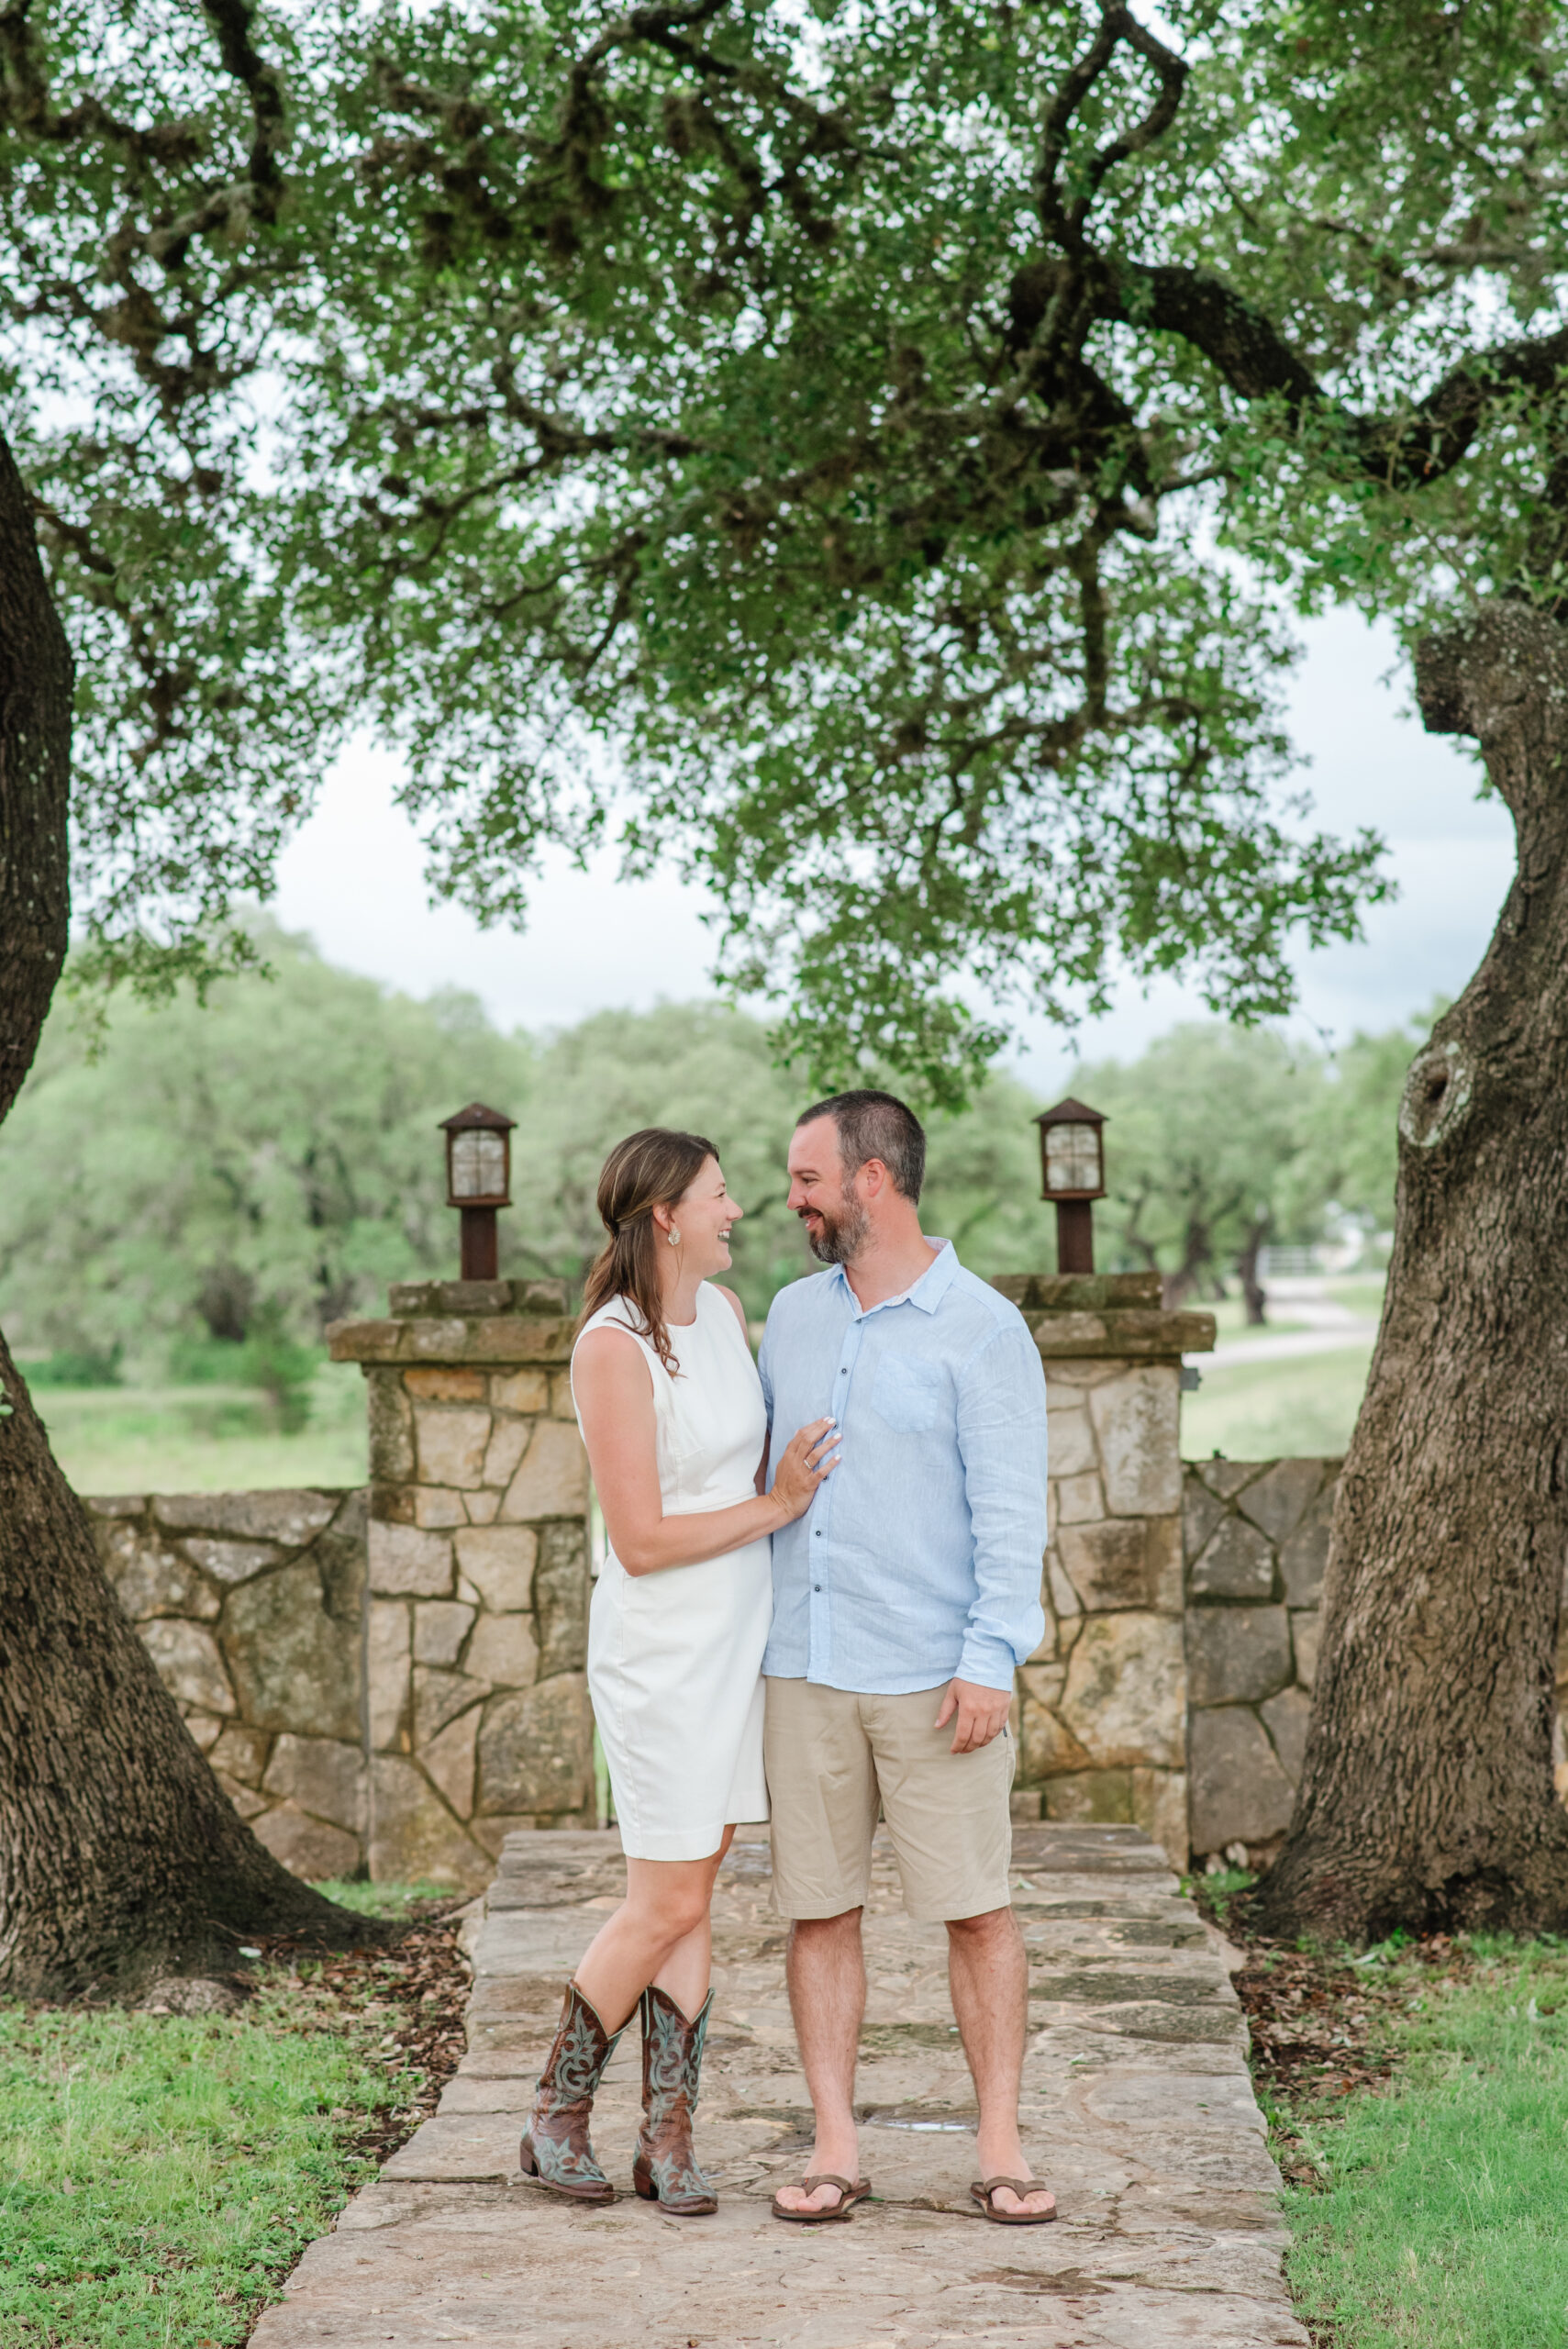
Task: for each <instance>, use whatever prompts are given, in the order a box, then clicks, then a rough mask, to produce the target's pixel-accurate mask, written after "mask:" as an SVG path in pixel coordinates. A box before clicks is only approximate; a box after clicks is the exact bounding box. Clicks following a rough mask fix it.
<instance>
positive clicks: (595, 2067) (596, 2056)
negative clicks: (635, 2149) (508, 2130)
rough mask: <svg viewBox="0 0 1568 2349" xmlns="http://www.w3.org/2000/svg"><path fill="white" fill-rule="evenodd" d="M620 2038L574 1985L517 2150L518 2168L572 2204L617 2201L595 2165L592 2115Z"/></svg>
mask: <svg viewBox="0 0 1568 2349" xmlns="http://www.w3.org/2000/svg"><path fill="white" fill-rule="evenodd" d="M623 2028H624V2026H623ZM619 2038H620V2032H618V2031H617V2032H615V2033H614V2034H613V2035H612V2034H611V2033H609V2032H606V2029H605V2026H604V2024H603V2023H602V2022H601V2021H599V2018H598V2016H597V2015H596V2014H595V2011H594V2009H593V2008H592V2007H591V2006H590V2005H589V2004H588V2001H587V1999H586V1998H584V1996H583V1993H582V1991H581V1990H579V1988H578V1987H577V1985H576V1983H575V1982H573V1983H570V1984H569V1985H568V1986H567V1991H566V2004H565V2005H564V2007H562V2010H561V2025H560V2028H559V2030H558V2031H557V2032H556V2034H555V2044H554V2046H553V2047H552V2048H551V2049H550V2054H549V2057H548V2058H547V2060H546V2063H545V2067H544V2069H543V2071H542V2072H541V2073H540V2074H539V2092H538V2094H537V2095H536V2096H535V2098H534V2110H533V2118H532V2120H531V2121H529V2122H528V2127H527V2129H526V2130H525V2131H524V2132H523V2141H522V2143H521V2144H520V2145H519V2146H518V2148H517V2166H518V2167H519V2168H520V2169H521V2171H522V2173H523V2176H525V2177H534V2178H537V2179H538V2180H539V2184H540V2185H541V2186H548V2187H550V2188H551V2189H552V2191H553V2192H555V2193H557V2194H564V2195H565V2196H566V2197H567V2198H568V2199H569V2200H571V2201H573V2202H613V2201H614V2200H615V2199H616V2190H615V2188H614V2187H613V2186H612V2185H611V2184H610V2181H609V2179H608V2178H607V2177H606V2176H605V2173H604V2171H603V2170H602V2169H601V2168H600V2167H599V2165H598V2163H597V2162H596V2161H595V2159H594V2148H593V2146H592V2145H591V2144H590V2143H589V2142H588V2115H589V2114H590V2113H591V2112H592V2110H593V2109H594V2098H595V2093H596V2091H597V2089H598V2086H599V2082H600V2080H601V2079H602V2078H603V2077H604V2073H605V2065H606V2064H607V2063H608V2062H609V2060H610V2057H611V2056H612V2055H613V2054H614V2053H615V2049H616V2043H617V2041H618V2040H619Z"/></svg>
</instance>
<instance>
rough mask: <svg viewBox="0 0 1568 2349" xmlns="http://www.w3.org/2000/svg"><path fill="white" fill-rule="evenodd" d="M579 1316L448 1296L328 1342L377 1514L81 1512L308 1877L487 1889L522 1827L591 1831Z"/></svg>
mask: <svg viewBox="0 0 1568 2349" xmlns="http://www.w3.org/2000/svg"><path fill="white" fill-rule="evenodd" d="M565 1301H566V1300H565V1293H564V1289H563V1287H562V1285H561V1284H559V1283H556V1282H530V1283H517V1284H513V1283H502V1282H490V1283H483V1284H477V1283H476V1284H464V1283H460V1282H450V1283H438V1284H431V1285H429V1286H418V1287H409V1288H405V1289H395V1290H394V1291H393V1296H392V1304H393V1312H392V1314H391V1315H390V1316H389V1317H388V1319H386V1320H384V1321H375V1322H359V1323H352V1324H342V1325H339V1328H338V1329H337V1330H334V1331H333V1332H332V1333H331V1339H332V1348H333V1352H334V1354H335V1355H336V1356H337V1358H338V1359H339V1361H345V1360H347V1361H358V1362H361V1364H363V1366H364V1369H365V1373H366V1376H367V1380H368V1383H369V1397H368V1400H369V1411H370V1428H371V1475H372V1479H373V1481H372V1484H371V1486H370V1489H369V1491H368V1493H366V1492H348V1493H344V1492H331V1493H328V1492H264V1493H183V1494H153V1495H150V1496H148V1495H135V1496H125V1497H113V1498H108V1499H100V1500H89V1501H88V1502H87V1504H86V1506H87V1508H88V1510H89V1512H90V1515H91V1518H92V1520H93V1524H94V1528H95V1534H96V1538H97V1542H98V1545H99V1549H100V1552H101V1553H102V1556H103V1559H104V1563H105V1565H106V1568H107V1571H108V1574H109V1576H110V1579H111V1580H112V1582H113V1583H114V1586H115V1588H116V1590H117V1593H118V1595H119V1599H120V1603H121V1605H122V1606H123V1607H124V1609H125V1610H126V1612H127V1614H128V1616H129V1617H130V1619H131V1620H132V1621H133V1622H134V1623H135V1624H136V1626H137V1628H138V1629H139V1631H140V1633H141V1636H142V1638H143V1639H144V1640H145V1641H146V1642H147V1645H148V1647H149V1648H150V1650H151V1653H152V1655H153V1658H154V1661H155V1662H156V1664H157V1665H158V1668H159V1671H160V1672H161V1675H162V1677H163V1681H164V1684H165V1686H166V1687H168V1688H169V1689H170V1690H171V1692H172V1695H173V1696H174V1698H175V1699H176V1701H177V1702H178V1704H179V1706H180V1709H181V1711H182V1713H183V1715H184V1717H185V1720H186V1721H187V1722H188V1723H189V1725H190V1728H191V1731H192V1734H193V1735H194V1736H195V1740H196V1742H197V1743H198V1744H199V1745H200V1746H201V1748H202V1750H203V1752H204V1753H206V1755H207V1756H208V1758H209V1760H210V1761H211V1763H212V1765H213V1766H214V1768H215V1769H216V1770H217V1775H218V1777H219V1779H220V1781H221V1783H222V1785H223V1786H224V1787H225V1789H226V1791H227V1792H228V1795H229V1797H230V1798H231V1799H232V1800H233V1802H234V1804H235V1806H236V1808H237V1809H239V1812H240V1813H241V1815H242V1816H243V1817H244V1818H246V1819H248V1820H250V1823H251V1825H252V1826H253V1827H254V1829H255V1831H256V1832H257V1834H258V1835H259V1836H260V1837H261V1841H262V1842H264V1843H266V1844H267V1845H268V1847H269V1848H270V1849H271V1850H272V1851H273V1852H275V1853H276V1854H277V1855H278V1857H279V1858H280V1859H281V1860H283V1861H284V1864H285V1865H287V1866H289V1867H291V1868H293V1869H294V1870H295V1874H296V1875H300V1876H310V1877H321V1876H356V1875H361V1874H368V1875H370V1876H373V1877H376V1878H380V1879H387V1878H402V1879H404V1880H407V1879H418V1878H427V1877H428V1878H430V1879H432V1880H433V1881H435V1882H436V1883H440V1884H454V1885H461V1886H471V1885H472V1886H474V1887H479V1886H481V1885H484V1884H486V1883H488V1881H489V1879H490V1876H492V1874H493V1873H494V1866H495V1855H496V1854H497V1853H498V1852H499V1850H500V1848H501V1842H502V1838H503V1837H504V1836H505V1835H506V1834H507V1833H508V1832H509V1831H511V1829H513V1828H514V1827H581V1826H584V1825H585V1826H590V1827H591V1826H593V1825H594V1824H595V1819H596V1810H595V1788H594V1763H593V1720H592V1717H591V1714H590V1712H589V1708H588V1689H587V1680H586V1675H585V1664H586V1660H587V1658H586V1642H587V1609H588V1587H589V1585H588V1542H587V1508H588V1475H587V1462H586V1459H585V1458H584V1452H583V1445H582V1441H581V1439H580V1437H579V1436H578V1433H577V1427H576V1421H575V1419H574V1418H573V1411H572V1399H571V1395H570V1392H569V1389H568V1386H567V1375H566V1364H567V1361H568V1358H569V1355H570V1351H571V1334H572V1329H573V1323H572V1321H571V1320H570V1319H568V1318H567V1317H566V1315H565V1312H564V1307H565Z"/></svg>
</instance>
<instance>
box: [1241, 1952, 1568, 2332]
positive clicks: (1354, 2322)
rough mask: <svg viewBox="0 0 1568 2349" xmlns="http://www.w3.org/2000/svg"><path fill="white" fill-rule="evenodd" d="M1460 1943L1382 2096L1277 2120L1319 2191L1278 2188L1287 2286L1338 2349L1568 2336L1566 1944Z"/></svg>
mask: <svg viewBox="0 0 1568 2349" xmlns="http://www.w3.org/2000/svg"><path fill="white" fill-rule="evenodd" d="M1469 1947H1470V1949H1471V1951H1472V1953H1473V1954H1475V1955H1477V1956H1478V1957H1479V1958H1480V1960H1481V1964H1480V1966H1479V1968H1478V1969H1477V1970H1476V1971H1475V1972H1473V1974H1471V1975H1470V1976H1468V1978H1463V1979H1461V1980H1460V1981H1458V1982H1454V1983H1443V1982H1441V1981H1439V1982H1437V1983H1435V1984H1434V1985H1433V1987H1431V1988H1430V1989H1429V1991H1427V1992H1425V1993H1424V1994H1423V1995H1424V1998H1425V2005H1424V2009H1423V2011H1421V2012H1419V2013H1418V2014H1416V2015H1415V2016H1413V2017H1412V2018H1411V2019H1409V2020H1407V2021H1401V2022H1399V2023H1397V2024H1396V2025H1395V2026H1394V2040H1395V2044H1396V2046H1397V2047H1399V2048H1400V2049H1401V2051H1402V2053H1403V2056H1404V2061H1403V2063H1402V2065H1401V2068H1400V2070H1399V2072H1398V2074H1397V2075H1396V2083H1395V2086H1394V2087H1393V2088H1392V2090H1391V2091H1390V2092H1388V2093H1387V2094H1385V2095H1381V2096H1369V2095H1364V2094H1363V2095H1358V2096H1354V2097H1351V2098H1349V2099H1346V2100H1345V2102H1344V2103H1343V2104H1342V2105H1341V2106H1340V2107H1339V2108H1338V2109H1337V2113H1336V2116H1335V2117H1333V2118H1332V2119H1329V2118H1325V2117H1324V2116H1322V2115H1321V2114H1320V2115H1318V2116H1313V2115H1310V2114H1308V2115H1302V2114H1289V2115H1285V2116H1283V2117H1284V2118H1285V2119H1286V2121H1287V2123H1288V2125H1289V2126H1290V2128H1291V2129H1292V2131H1293V2132H1294V2133H1295V2135H1296V2138H1297V2139H1298V2140H1299V2141H1300V2142H1301V2143H1304V2144H1305V2146H1306V2149H1307V2153H1308V2154H1309V2155H1310V2156H1311V2158H1312V2160H1313V2162H1314V2163H1315V2165H1317V2167H1318V2172H1319V2175H1320V2176H1321V2177H1322V2178H1323V2179H1324V2181H1325V2187H1324V2190H1322V2191H1320V2192H1310V2191H1307V2190H1305V2189H1292V2190H1291V2191H1290V2192H1289V2193H1288V2194H1287V2196H1286V2205H1285V2208H1286V2216H1287V2218H1288V2220H1289V2222H1290V2227H1291V2231H1292V2236H1293V2242H1292V2245H1291V2249H1290V2252H1289V2254H1288V2266H1289V2272H1290V2277H1291V2283H1292V2287H1293V2289H1294V2290H1295V2292H1296V2296H1297V2299H1298V2302H1299V2306H1300V2310H1301V2313H1302V2315H1303V2316H1304V2317H1306V2318H1308V2319H1310V2320H1314V2321H1319V2322H1331V2323H1332V2325H1333V2326H1334V2328H1335V2330H1334V2335H1333V2337H1334V2340H1335V2342H1336V2343H1337V2344H1338V2349H1459V2344H1462V2349H1562V2343H1564V2342H1568V1946H1564V1945H1563V1944H1562V1943H1550V1942H1546V1943H1523V1944H1507V1943H1496V1942H1494V1943H1481V1942H1473V1943H1470V1944H1469ZM1394 1962H1396V1963H1397V1961H1394Z"/></svg>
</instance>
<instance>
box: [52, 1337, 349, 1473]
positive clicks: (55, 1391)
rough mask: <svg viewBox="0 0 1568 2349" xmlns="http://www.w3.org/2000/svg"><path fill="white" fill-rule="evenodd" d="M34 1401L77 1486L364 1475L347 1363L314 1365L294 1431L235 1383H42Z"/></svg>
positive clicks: (252, 1391) (264, 1402)
mask: <svg viewBox="0 0 1568 2349" xmlns="http://www.w3.org/2000/svg"><path fill="white" fill-rule="evenodd" d="M34 1401H35V1403H36V1404H37V1407H38V1409H39V1415H40V1416H41V1418H42V1419H43V1420H44V1422H45V1424H46V1426H47V1427H48V1429H49V1433H50V1443H51V1444H52V1445H53V1447H54V1454H55V1458H56V1459H57V1460H58V1461H59V1462H60V1464H61V1467H62V1468H63V1469H64V1471H65V1474H66V1475H67V1477H68V1478H69V1479H70V1481H71V1483H72V1485H73V1486H74V1487H75V1489H76V1490H77V1491H78V1492H79V1493H223V1492H250V1491H256V1490H258V1489H260V1488H261V1487H264V1486H279V1485H284V1486H309V1485H324V1486H338V1485H362V1484H363V1483H364V1482H365V1480H366V1476H367V1475H368V1454H367V1449H366V1435H365V1398H364V1381H363V1379H362V1378H361V1375H360V1373H359V1371H358V1369H357V1368H356V1367H355V1365H354V1364H350V1363H334V1364H327V1365H324V1366H323V1367H322V1368H321V1369H320V1370H318V1371H317V1374H316V1376H315V1379H314V1381H313V1382H312V1386H311V1411H310V1419H309V1422H308V1424H307V1425H306V1427H304V1428H302V1429H301V1430H300V1431H299V1432H298V1434H296V1435H285V1434H284V1433H283V1432H282V1431H281V1430H280V1428H279V1426H278V1422H277V1413H276V1411H275V1409H274V1408H273V1407H272V1404H270V1403H269V1401H268V1399H267V1397H265V1396H264V1395H262V1394H261V1393H260V1392H259V1391H257V1390H255V1389H252V1388H250V1387H244V1386H216V1385H213V1384H209V1383H206V1382H203V1383H201V1384H199V1385H195V1386H162V1387H135V1386H43V1387H40V1388H39V1391H38V1393H37V1395H36V1396H35V1397H34Z"/></svg>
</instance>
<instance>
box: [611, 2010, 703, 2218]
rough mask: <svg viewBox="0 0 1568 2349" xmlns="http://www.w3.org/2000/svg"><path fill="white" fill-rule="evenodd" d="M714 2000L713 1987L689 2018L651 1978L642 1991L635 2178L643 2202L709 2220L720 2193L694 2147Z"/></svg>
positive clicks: (632, 2180)
mask: <svg viewBox="0 0 1568 2349" xmlns="http://www.w3.org/2000/svg"><path fill="white" fill-rule="evenodd" d="M712 2005H713V1992H712V1991H711V1990H710V1991H709V1992H708V1994H707V1996H706V1998H705V1999H704V2000H703V2003H702V2012H701V2013H700V2014H699V2015H698V2017H697V2019H696V2021H695V2022H688V2021H686V2018H685V2016H684V2014H683V2013H682V2012H681V2009H680V2008H679V2007H678V2006H677V2005H676V2004H675V2001H674V2000H673V1998H666V1996H665V1994H664V1992H663V1991H662V1990H660V1989H656V1988H655V1987H654V1986H653V1985H652V1984H651V1983H650V1985H649V1987H648V1988H647V1989H646V1990H644V1992H643V1994H642V2006H641V2014H642V2127H641V2129H640V2131H639V2133H638V2139H637V2158H636V2160H635V2161H634V2162H633V2164H632V2165H631V2182H632V2184H633V2185H634V2186H635V2187H636V2188H637V2190H638V2192H639V2194H640V2195H641V2197H642V2199H643V2200H644V2201H645V2202H657V2203H659V2204H661V2205H662V2208H663V2209H664V2210H669V2211H672V2212H673V2214H674V2215H675V2217H677V2218H681V2219H706V2218H707V2217H709V2216H710V2215H711V2213H712V2212H713V2211H715V2210H717V2208H718V2197H717V2194H715V2192H714V2190H713V2187H712V2185H711V2183H710V2182H709V2180H708V2179H707V2178H706V2177H705V2176H703V2174H702V2172H701V2170H700V2169H698V2167H697V2160H696V2155H695V2153H694V2152H693V2150H692V2117H693V2115H694V2114H695V2111H696V2109H697V2090H698V2087H699V2086H700V2084H701V2080H702V2051H703V2042H704V2041H705V2040H706V2037H707V2018H708V2010H709V2009H710V2008H711V2007H712Z"/></svg>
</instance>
